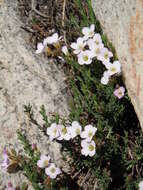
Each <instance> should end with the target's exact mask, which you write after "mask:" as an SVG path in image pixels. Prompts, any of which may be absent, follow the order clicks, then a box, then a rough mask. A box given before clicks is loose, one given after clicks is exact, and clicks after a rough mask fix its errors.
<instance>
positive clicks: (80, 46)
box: [36, 24, 125, 99]
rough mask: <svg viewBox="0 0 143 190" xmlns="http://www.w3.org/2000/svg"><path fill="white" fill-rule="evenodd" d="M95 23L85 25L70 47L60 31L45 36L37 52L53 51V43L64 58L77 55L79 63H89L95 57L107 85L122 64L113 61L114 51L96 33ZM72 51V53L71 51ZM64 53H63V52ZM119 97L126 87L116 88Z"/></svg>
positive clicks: (38, 45)
mask: <svg viewBox="0 0 143 190" xmlns="http://www.w3.org/2000/svg"><path fill="white" fill-rule="evenodd" d="M94 30H95V25H94V24H91V25H90V26H89V27H84V28H83V29H82V31H81V33H82V35H83V36H82V37H81V36H80V37H78V38H77V40H76V41H75V42H72V43H71V44H70V46H69V47H67V46H66V45H65V44H64V39H63V37H62V36H59V35H58V33H54V34H52V35H51V36H49V37H47V38H45V39H44V40H43V42H41V43H38V44H37V50H36V54H40V53H42V52H45V53H46V54H48V53H47V52H49V51H51V50H50V45H53V46H54V47H55V49H57V50H58V51H57V52H58V54H57V56H58V57H59V58H60V59H62V60H64V58H63V57H62V54H63V55H64V56H76V57H77V63H78V64H80V65H81V66H82V65H89V64H91V63H92V62H93V60H94V59H97V60H98V61H100V62H101V64H102V65H103V67H105V71H104V73H103V76H101V83H102V84H103V85H107V84H108V83H109V81H110V78H111V77H112V76H114V75H116V76H117V75H120V73H121V64H120V62H119V61H118V60H115V61H114V62H113V63H112V61H111V59H112V57H113V53H112V52H111V51H110V50H109V49H108V48H107V47H105V46H104V43H103V41H102V38H101V35H100V34H99V33H95V31H94ZM70 52H71V53H70ZM61 53H62V54H61ZM113 94H114V95H115V96H116V97H117V98H119V99H121V98H122V97H124V94H125V88H124V87H123V86H122V87H121V88H120V87H118V89H115V92H114V93H113Z"/></svg>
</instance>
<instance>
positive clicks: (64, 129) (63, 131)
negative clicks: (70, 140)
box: [62, 127, 67, 135]
mask: <svg viewBox="0 0 143 190" xmlns="http://www.w3.org/2000/svg"><path fill="white" fill-rule="evenodd" d="M62 133H63V134H64V135H65V134H66V133H67V129H66V127H64V128H63V129H62Z"/></svg>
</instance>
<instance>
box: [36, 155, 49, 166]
mask: <svg viewBox="0 0 143 190" xmlns="http://www.w3.org/2000/svg"><path fill="white" fill-rule="evenodd" d="M49 161H50V156H45V155H44V154H42V155H41V156H40V160H38V161H37V166H38V167H39V168H45V167H47V166H48V165H49Z"/></svg>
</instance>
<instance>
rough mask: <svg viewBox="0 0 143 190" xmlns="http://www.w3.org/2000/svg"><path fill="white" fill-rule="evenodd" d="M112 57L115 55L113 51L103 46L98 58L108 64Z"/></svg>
mask: <svg viewBox="0 0 143 190" xmlns="http://www.w3.org/2000/svg"><path fill="white" fill-rule="evenodd" d="M111 57H113V53H112V52H110V51H109V50H108V49H107V48H103V49H102V50H101V53H100V55H99V56H98V59H99V60H100V61H102V63H103V64H104V65H105V66H106V64H107V63H109V62H110V58H111Z"/></svg>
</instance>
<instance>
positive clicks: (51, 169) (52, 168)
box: [45, 163, 61, 179]
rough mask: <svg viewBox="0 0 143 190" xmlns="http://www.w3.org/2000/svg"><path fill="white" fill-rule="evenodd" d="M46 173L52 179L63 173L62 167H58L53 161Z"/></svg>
mask: <svg viewBox="0 0 143 190" xmlns="http://www.w3.org/2000/svg"><path fill="white" fill-rule="evenodd" d="M45 173H46V175H48V176H49V177H50V178H51V179H55V178H56V177H57V175H59V174H60V173H61V170H60V168H58V167H56V166H55V164H54V163H51V164H50V166H49V167H48V168H46V169H45Z"/></svg>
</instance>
